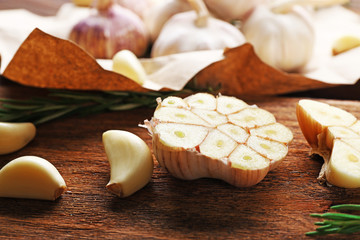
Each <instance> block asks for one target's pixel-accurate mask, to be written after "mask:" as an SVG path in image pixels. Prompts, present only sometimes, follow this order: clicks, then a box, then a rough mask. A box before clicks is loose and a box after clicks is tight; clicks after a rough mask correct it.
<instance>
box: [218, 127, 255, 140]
mask: <svg viewBox="0 0 360 240" xmlns="http://www.w3.org/2000/svg"><path fill="white" fill-rule="evenodd" d="M217 129H218V130H219V131H221V132H223V133H225V134H226V135H228V136H230V137H231V138H232V139H234V140H235V141H236V142H238V143H245V142H246V141H247V140H248V138H249V136H250V134H249V133H248V132H247V131H246V130H245V129H244V128H242V127H239V126H236V125H234V124H231V123H226V124H222V125H220V126H218V127H217ZM250 133H251V130H250Z"/></svg>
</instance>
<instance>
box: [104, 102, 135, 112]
mask: <svg viewBox="0 0 360 240" xmlns="http://www.w3.org/2000/svg"><path fill="white" fill-rule="evenodd" d="M138 107H141V104H139V103H127V104H120V105H115V106H111V107H109V110H111V111H122V110H131V109H135V108H138Z"/></svg>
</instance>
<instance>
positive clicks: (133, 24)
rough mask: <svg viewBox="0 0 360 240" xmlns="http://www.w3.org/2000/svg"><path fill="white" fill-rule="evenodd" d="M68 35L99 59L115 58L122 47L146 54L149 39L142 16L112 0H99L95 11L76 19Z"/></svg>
mask: <svg viewBox="0 0 360 240" xmlns="http://www.w3.org/2000/svg"><path fill="white" fill-rule="evenodd" d="M69 39H70V40H72V41H74V42H75V43H77V44H78V45H80V46H81V47H82V48H84V49H85V50H86V51H87V52H88V53H90V54H91V55H92V56H93V57H94V58H100V59H112V58H113V56H114V55H115V53H117V52H119V51H120V50H123V49H127V50H130V51H132V52H133V53H134V54H135V55H136V56H143V55H144V54H145V52H146V50H147V47H148V43H149V42H148V35H147V31H146V28H145V25H144V23H143V21H142V20H141V19H140V17H139V16H137V15H136V14H135V13H133V12H132V11H131V10H129V9H126V8H123V7H121V6H120V5H118V4H115V3H114V1H113V0H99V1H97V11H96V13H95V14H93V15H90V16H89V17H87V18H85V19H83V20H82V21H80V22H79V23H77V24H76V25H75V26H74V27H73V29H72V30H71V32H70V35H69Z"/></svg>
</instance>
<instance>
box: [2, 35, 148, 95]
mask: <svg viewBox="0 0 360 240" xmlns="http://www.w3.org/2000/svg"><path fill="white" fill-rule="evenodd" d="M3 76H5V77H6V78H8V79H11V80H13V81H15V82H18V83H20V84H23V85H26V86H32V87H39V88H57V89H74V90H75V89H76V90H124V91H137V92H143V91H148V90H147V89H145V88H143V87H141V86H140V85H139V84H137V83H135V82H134V81H133V80H130V79H128V78H126V77H124V76H122V75H120V74H117V73H114V72H112V71H107V70H104V69H103V68H102V67H101V66H100V65H99V64H98V63H97V62H96V60H95V59H94V58H93V57H91V56H90V55H89V54H88V53H86V52H85V51H84V50H82V49H81V48H79V47H78V46H77V45H75V44H74V43H72V42H70V41H67V40H63V39H60V38H56V37H53V36H51V35H49V34H46V33H44V32H42V31H41V30H39V29H35V30H34V31H33V32H31V33H30V35H29V36H28V38H27V39H26V40H25V41H24V42H23V43H22V44H21V46H20V48H19V49H18V51H17V52H16V53H15V55H14V57H13V58H12V60H11V61H10V63H9V65H8V66H7V67H6V69H5V71H4V73H3Z"/></svg>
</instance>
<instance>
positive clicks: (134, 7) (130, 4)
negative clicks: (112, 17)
mask: <svg viewBox="0 0 360 240" xmlns="http://www.w3.org/2000/svg"><path fill="white" fill-rule="evenodd" d="M159 1H163V0H135V1H134V0H117V2H118V3H119V5H120V6H122V7H124V8H127V9H130V10H131V11H133V12H134V13H136V14H137V15H138V16H139V17H140V18H142V19H144V17H145V15H146V13H147V10H148V9H150V8H152V6H153V5H156V4H158V2H159Z"/></svg>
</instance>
